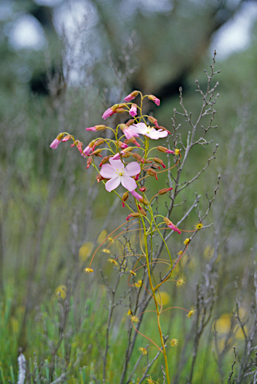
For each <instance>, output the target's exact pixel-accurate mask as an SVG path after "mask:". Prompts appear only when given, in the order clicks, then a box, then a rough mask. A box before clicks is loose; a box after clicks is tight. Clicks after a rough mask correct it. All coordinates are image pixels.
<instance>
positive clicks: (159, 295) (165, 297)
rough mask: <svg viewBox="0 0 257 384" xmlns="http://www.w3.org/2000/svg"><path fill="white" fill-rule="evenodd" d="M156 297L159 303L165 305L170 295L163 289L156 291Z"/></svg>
mask: <svg viewBox="0 0 257 384" xmlns="http://www.w3.org/2000/svg"><path fill="white" fill-rule="evenodd" d="M156 298H157V302H158V304H159V305H163V306H165V305H167V304H168V303H169V302H170V295H169V294H168V293H167V292H164V291H162V292H158V293H157V294H156Z"/></svg>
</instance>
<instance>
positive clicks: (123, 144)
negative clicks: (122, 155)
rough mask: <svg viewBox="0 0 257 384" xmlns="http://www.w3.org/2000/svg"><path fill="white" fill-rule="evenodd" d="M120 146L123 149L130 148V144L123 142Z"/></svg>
mask: <svg viewBox="0 0 257 384" xmlns="http://www.w3.org/2000/svg"><path fill="white" fill-rule="evenodd" d="M120 148H121V149H125V148H128V144H125V143H121V144H120Z"/></svg>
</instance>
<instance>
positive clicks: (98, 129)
mask: <svg viewBox="0 0 257 384" xmlns="http://www.w3.org/2000/svg"><path fill="white" fill-rule="evenodd" d="M105 129H106V125H103V124H100V125H95V130H96V131H105Z"/></svg>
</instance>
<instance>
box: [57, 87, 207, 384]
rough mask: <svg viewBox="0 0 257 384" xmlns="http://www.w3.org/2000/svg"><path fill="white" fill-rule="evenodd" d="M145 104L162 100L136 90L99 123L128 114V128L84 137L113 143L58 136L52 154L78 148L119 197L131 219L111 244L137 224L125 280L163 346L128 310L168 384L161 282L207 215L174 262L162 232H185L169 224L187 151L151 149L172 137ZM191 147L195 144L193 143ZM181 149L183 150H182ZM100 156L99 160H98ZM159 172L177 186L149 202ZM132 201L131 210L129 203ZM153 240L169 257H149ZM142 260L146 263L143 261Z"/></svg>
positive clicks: (101, 127) (89, 269)
mask: <svg viewBox="0 0 257 384" xmlns="http://www.w3.org/2000/svg"><path fill="white" fill-rule="evenodd" d="M137 97H140V101H139V103H138V104H136V103H134V102H133V103H131V101H132V100H134V99H135V98H137ZM144 99H148V100H150V101H152V102H153V103H155V105H157V106H159V105H160V100H159V99H158V98H157V97H156V96H154V95H145V96H143V95H142V93H141V92H139V91H137V90H135V91H133V92H131V93H130V94H129V95H128V96H126V97H125V99H124V100H125V103H124V102H122V103H119V104H115V105H113V106H112V107H110V108H108V109H107V110H106V111H105V112H104V113H103V115H102V118H103V119H104V120H106V119H108V118H109V117H111V116H112V115H114V114H116V113H127V117H129V120H128V121H127V122H126V123H121V124H119V125H118V126H117V127H116V128H115V129H114V128H112V127H108V126H106V125H103V124H97V125H95V126H93V127H89V128H86V131H87V132H88V131H89V132H93V134H94V133H98V132H101V131H104V130H109V131H110V132H111V135H109V137H111V138H108V135H107V137H105V138H103V137H97V138H95V139H93V140H91V141H90V142H89V143H88V144H87V145H86V146H85V147H84V148H83V143H82V142H81V141H79V140H75V138H74V137H73V136H72V135H70V134H69V133H66V132H64V133H60V134H59V135H58V136H57V138H56V139H55V140H54V141H53V142H52V144H51V145H50V147H51V148H53V149H56V148H57V147H58V145H59V144H60V143H61V142H65V141H68V140H70V139H71V140H72V141H73V143H72V145H71V146H76V147H77V149H78V150H79V152H80V153H81V155H82V157H84V158H86V160H87V168H89V167H90V166H92V167H93V168H94V169H95V170H96V179H97V181H98V182H99V183H100V182H101V183H102V184H103V186H104V188H105V190H106V191H107V192H114V193H115V194H116V195H117V196H118V197H119V198H120V200H121V204H122V206H123V207H124V208H125V207H126V208H127V209H128V211H129V214H126V215H127V218H126V222H125V223H128V226H127V229H126V230H122V232H121V233H119V234H118V235H116V236H115V237H114V239H116V238H117V237H119V236H120V235H121V234H124V233H127V232H129V228H130V227H132V226H133V225H134V224H136V223H138V224H139V229H137V230H138V231H139V245H140V248H141V253H140V254H137V255H138V258H137V261H136V263H134V265H133V267H132V269H131V270H130V272H129V279H130V277H131V279H132V280H133V285H131V284H129V285H130V286H133V287H135V288H137V289H138V290H140V289H141V288H142V289H143V288H144V289H145V292H146V294H148V295H149V296H148V299H147V300H145V301H146V302H147V303H149V301H150V300H151V299H153V301H154V304H155V309H156V310H155V311H154V312H155V313H156V323H157V329H158V332H159V336H160V343H161V346H158V345H157V344H156V343H155V342H153V341H152V340H151V339H150V338H149V337H148V336H146V335H143V334H142V333H140V332H139V325H140V321H139V318H138V316H137V314H136V313H132V312H131V310H130V311H129V312H130V313H129V316H130V320H131V324H132V328H134V329H135V331H136V332H137V333H138V334H140V335H142V336H144V337H145V338H146V339H147V340H148V341H150V342H151V343H152V344H153V345H154V347H157V349H158V350H159V351H160V352H161V353H162V354H163V358H164V362H165V370H166V379H167V383H168V384H170V376H169V366H168V357H167V351H166V345H165V343H166V340H167V339H166V338H164V337H163V333H162V328H161V314H162V313H163V309H162V302H161V300H160V299H159V298H160V291H159V288H160V287H161V286H162V285H163V284H164V283H165V282H167V281H170V280H171V274H172V272H173V270H174V268H175V267H176V266H177V264H178V262H179V261H180V260H181V258H182V257H183V255H184V254H185V252H186V250H187V248H188V246H189V243H190V242H191V240H192V238H193V236H194V235H195V234H196V233H197V232H198V231H199V230H201V229H202V227H203V224H202V220H203V218H204V217H205V216H204V217H203V218H200V216H199V223H198V224H197V225H196V227H195V229H194V230H193V231H192V235H191V237H190V238H187V239H185V240H184V246H183V250H182V251H181V252H180V253H179V256H178V257H177V259H175V258H174V257H172V255H171V252H170V250H169V247H168V245H167V240H168V237H169V236H167V235H166V231H167V230H169V231H170V232H169V235H170V234H174V236H179V235H181V234H182V231H183V230H182V229H181V227H180V224H181V222H182V221H183V220H181V222H179V223H177V224H174V223H173V222H172V221H171V220H170V216H171V211H172V208H173V204H174V200H175V197H176V196H177V194H178V186H179V177H180V173H181V169H182V168H181V167H183V165H184V163H185V161H186V158H187V156H188V151H189V150H187V149H186V150H185V153H184V152H182V150H181V149H179V148H177V147H176V146H177V144H178V139H177V137H176V138H175V140H173V145H174V148H173V149H170V148H166V147H165V146H164V145H157V146H152V144H154V143H155V142H156V141H157V140H162V139H164V138H167V137H168V135H169V134H170V132H169V131H168V130H167V129H166V128H165V127H162V126H160V125H159V123H158V121H157V119H156V118H155V117H154V116H148V115H144V114H143V112H142V111H143V101H144ZM206 105H207V104H206ZM203 111H204V108H203V110H202V113H203ZM185 116H186V117H187V116H188V115H186V114H185ZM131 117H132V118H131ZM174 131H175V132H176V128H174ZM194 134H195V130H194ZM173 139H174V136H173ZM191 145H192V146H193V142H192V143H191ZM183 148H185V147H184V146H183ZM189 149H190V148H189ZM103 151H104V152H105V153H104V155H102V153H103ZM152 151H154V152H157V151H158V152H159V156H162V155H164V154H165V156H166V160H167V159H168V160H167V161H168V164H165V160H163V159H162V158H160V157H158V156H157V155H158V152H157V153H154V154H152ZM106 152H107V153H106ZM103 156H104V157H103ZM99 157H100V159H101V160H99ZM170 158H171V159H173V165H171V164H170V162H171V161H170ZM162 168H163V169H162ZM174 169H175V171H176V170H177V177H176V178H175V177H173V176H172V177H171V171H172V172H174ZM163 172H167V173H168V175H169V179H170V180H174V181H175V187H174V189H173V187H172V186H171V185H172V181H171V182H170V186H169V188H159V191H158V192H157V193H155V194H154V195H153V196H152V197H150V196H148V190H147V187H146V186H145V184H146V183H147V178H148V177H154V178H155V179H156V180H158V183H159V179H158V175H159V174H160V173H163ZM192 181H194V179H192ZM192 181H191V182H192ZM121 186H122V188H123V190H122V193H121V194H120V193H119V192H117V188H120V187H121ZM124 189H125V191H124ZM181 189H183V186H182V187H181ZM171 191H172V192H171ZM166 194H169V195H170V198H171V207H170V208H169V210H168V214H167V215H166V216H162V215H160V214H157V213H155V211H154V210H153V208H152V205H153V204H154V203H155V201H156V200H157V199H158V198H162V196H163V195H166ZM131 200H133V201H134V203H133V204H134V205H131V204H130V202H131ZM185 217H186V216H185ZM173 220H174V219H173ZM130 221H131V223H130ZM163 224H166V227H164V228H163ZM123 226H124V223H123V224H121V225H120V226H118V227H117V228H116V229H115V230H114V231H112V232H111V234H110V235H108V236H107V237H106V238H105V240H104V241H103V242H102V243H101V244H100V245H99V247H98V248H97V249H96V250H95V252H94V253H93V256H92V258H91V261H90V264H89V266H88V267H87V268H85V272H86V273H93V268H92V263H93V260H94V258H95V256H96V254H97V252H98V250H99V249H100V248H101V246H102V245H103V244H104V242H105V241H106V240H107V239H108V238H109V237H110V236H112V234H114V233H115V232H116V231H117V230H118V229H119V228H121V227H123ZM131 230H133V229H131ZM162 230H164V233H161V231H162ZM154 235H158V236H159V237H160V239H161V246H160V252H161V251H162V249H163V247H165V248H166V251H167V255H168V258H167V259H165V260H162V259H160V258H159V256H160V252H159V254H157V256H156V254H155V255H154V256H153V236H154ZM148 240H149V241H148ZM104 252H106V253H109V252H110V251H109V246H108V247H107V248H105V249H104ZM122 257H126V256H122ZM143 258H144V259H145V260H142V259H143ZM118 259H119V257H115V259H114V258H110V259H109V262H111V263H112V264H113V265H114V266H115V268H120V264H119V262H118ZM174 259H175V262H174ZM139 261H140V263H141V264H140V266H139V267H137V264H138V262H139ZM161 262H163V263H164V264H168V265H169V272H168V273H167V274H166V275H165V276H164V277H163V278H160V280H159V281H158V282H157V281H156V279H155V276H154V267H155V265H156V264H157V263H161ZM145 266H146V271H147V282H145V283H144V281H143V278H142V280H141V279H140V277H139V279H138V280H137V281H135V276H136V273H137V271H139V270H140V268H143V269H144V267H145ZM136 267H137V268H136ZM120 273H121V269H120ZM129 279H128V280H129ZM173 280H174V279H173ZM175 281H177V286H179V285H182V284H183V283H184V280H183V278H181V279H180V282H178V280H175ZM146 305H147V304H146ZM170 308H175V307H170ZM166 310H167V309H166ZM184 310H185V311H187V312H188V317H191V315H192V314H193V310H191V311H188V310H186V309H184ZM144 312H145V310H144ZM144 312H142V313H144ZM189 314H190V315H189ZM139 315H140V314H139ZM132 328H131V329H132ZM108 329H109V328H108ZM174 340H176V342H174ZM175 344H176V345H177V339H173V342H171V345H173V346H174V345H175ZM132 349H133V347H131V348H130V349H129V350H128V354H129V353H130V354H131V353H132ZM107 350H108V345H107V346H106V353H107ZM105 361H106V358H105ZM126 364H127V362H125V366H127V365H126ZM104 371H105V368H104ZM124 372H126V369H124V370H123V373H122V375H121V383H122V382H124V380H125V376H124V375H125V373H124Z"/></svg>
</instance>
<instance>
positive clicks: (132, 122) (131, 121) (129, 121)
mask: <svg viewBox="0 0 257 384" xmlns="http://www.w3.org/2000/svg"><path fill="white" fill-rule="evenodd" d="M134 123H135V120H134V119H130V120H128V121H127V122H126V124H125V125H126V126H127V127H129V126H130V125H132V124H134Z"/></svg>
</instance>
